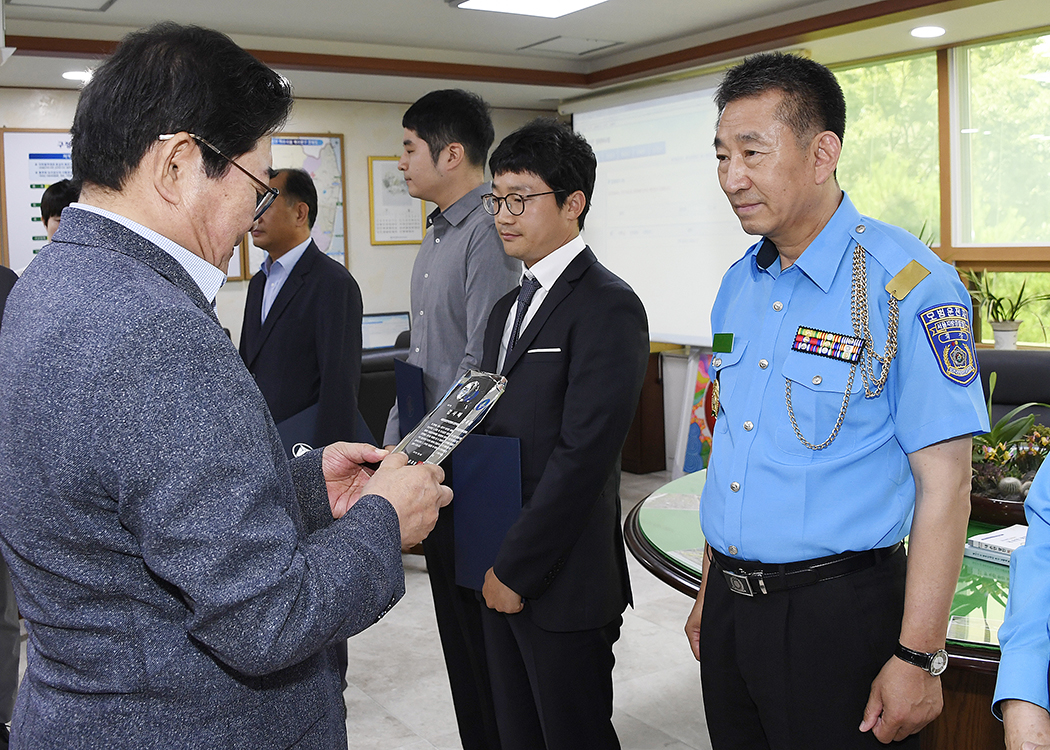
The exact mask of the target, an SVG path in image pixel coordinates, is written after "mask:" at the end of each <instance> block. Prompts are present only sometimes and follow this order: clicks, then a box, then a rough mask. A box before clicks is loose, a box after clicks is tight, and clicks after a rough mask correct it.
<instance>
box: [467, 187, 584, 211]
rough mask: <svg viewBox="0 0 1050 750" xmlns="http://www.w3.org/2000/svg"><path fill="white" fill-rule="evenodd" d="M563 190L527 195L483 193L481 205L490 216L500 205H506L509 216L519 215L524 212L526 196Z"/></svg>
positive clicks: (536, 196)
mask: <svg viewBox="0 0 1050 750" xmlns="http://www.w3.org/2000/svg"><path fill="white" fill-rule="evenodd" d="M564 192H566V191H565V190H548V191H547V192H546V193H531V194H529V195H519V194H518V193H507V194H506V195H504V196H499V195H493V194H492V193H485V195H483V196H481V205H482V206H483V207H484V209H485V213H487V214H489V215H490V216H495V215H496V214H498V213H499V209H500V206H501V205H504V206H506V207H507V210H508V211H510V214H511V216H521V215H522V214H523V213H525V200H526V199H528V198H539V197H540V196H541V195H554V194H555V193H564Z"/></svg>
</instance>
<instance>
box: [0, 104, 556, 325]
mask: <svg viewBox="0 0 1050 750" xmlns="http://www.w3.org/2000/svg"><path fill="white" fill-rule="evenodd" d="M77 96H78V92H76V91H66V90H58V89H56V90H39V89H4V88H0V127H5V128H29V129H49V128H59V129H68V128H69V127H70V125H71V124H72V122H73V113H74V111H75V109H76V103H77ZM408 106H409V103H404V104H389V103H381V102H359V101H330V100H319V99H300V100H298V101H296V103H295V107H294V109H293V111H292V116H291V119H290V120H289V122H288V125H287V126H286V127H285V130H286V131H287V132H294V133H340V134H342V136H343V152H344V155H345V159H346V164H345V178H346V218H347V224H348V229H349V231H348V237H349V245H350V252H349V259H348V264H347V265H348V266H349V268H350V272H351V273H353V275H354V277H355V278H356V279H357V283H358V284H360V286H361V294H362V296H363V297H364V304H365V311H366V312H389V311H396V310H407V309H408V306H409V304H408V303H409V278H410V276H411V272H412V262H413V261H414V260H415V257H416V252H417V251H418V249H419V246H418V245H377V246H373V245H372V244H371V234H370V232H369V223H368V222H369V220H368V157H369V156H398V155H400V153H401V141H402V138H403V130H402V128H401V116H402V115H403V114H404V112H405V110H406V109H407V108H408ZM538 114H541V113H538V112H534V111H527V110H510V109H497V110H494V111H493V113H492V120H493V124H494V125H495V128H496V143H499V141H500V140H501V139H502V138H503V137H504V136H506V135H508V134H509V133H510V132H512V131H513V130H515V129H516V128H518V127H520V126H521V125H523V124H525V123H526V122H528V121H529V120H531V119H533V118H534V117H536V116H537V115H538ZM247 286H248V284H247V282H244V283H239V282H238V283H234V282H231V283H229V284H227V286H226V288H224V289H223V291H221V292H220V299H219V302H218V311H219V319H220V320H222V322H223V325H224V326H226V327H227V328H229V329H230V330H231V332H232V334H233V339H234V342H236V341H237V340H238V338H239V336H240V328H241V316H242V313H243V309H244V297H245V295H246V294H247Z"/></svg>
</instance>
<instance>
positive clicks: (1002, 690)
mask: <svg viewBox="0 0 1050 750" xmlns="http://www.w3.org/2000/svg"><path fill="white" fill-rule="evenodd" d="M1025 515H1026V516H1027V518H1028V536H1027V538H1026V539H1025V543H1024V546H1023V547H1021V548H1020V549H1018V550H1017V551H1016V552H1014V553H1013V555H1011V556H1010V599H1009V601H1007V603H1006V621H1005V622H1004V623H1003V626H1002V627H1001V628H999V645H1000V648H1001V649H1002V658H1001V659H1000V661H999V679H998V681H997V682H996V683H995V698H994V699H993V702H992V710H993V712H994V713H995V715H996V716H998V717H999V718H1001V719H1003V723H1004V724H1005V730H1006V747H1007V749H1008V750H1021V749H1023V750H1050V713H1047V711H1048V709H1050V695H1048V688H1047V673H1048V670H1050V630H1048V627H1047V621H1048V619H1050V468H1047V464H1046V463H1044V464H1043V468H1041V469H1040V470H1039V473H1038V474H1036V477H1035V481H1034V482H1032V487H1031V489H1030V490H1029V492H1028V498H1027V500H1025Z"/></svg>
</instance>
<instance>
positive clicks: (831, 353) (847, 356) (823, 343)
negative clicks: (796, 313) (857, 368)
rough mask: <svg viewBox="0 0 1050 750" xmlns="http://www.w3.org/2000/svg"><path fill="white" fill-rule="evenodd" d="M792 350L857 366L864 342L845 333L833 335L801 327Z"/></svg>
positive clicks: (796, 334) (796, 333)
mask: <svg viewBox="0 0 1050 750" xmlns="http://www.w3.org/2000/svg"><path fill="white" fill-rule="evenodd" d="M791 348H792V349H794V350H795V351H796V352H804V353H806V354H816V355H818V356H820V357H827V358H828V359H837V360H839V361H840V362H849V363H850V364H856V363H857V362H858V361H859V360H860V350H861V349H863V348H864V340H863V339H859V338H857V337H856V336H847V335H846V334H844V333H831V332H829V331H821V330H820V329H817V328H807V327H806V326H799V327H798V331H796V332H795V342H794V343H793V344H792V345H791Z"/></svg>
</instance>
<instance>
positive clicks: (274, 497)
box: [0, 209, 404, 750]
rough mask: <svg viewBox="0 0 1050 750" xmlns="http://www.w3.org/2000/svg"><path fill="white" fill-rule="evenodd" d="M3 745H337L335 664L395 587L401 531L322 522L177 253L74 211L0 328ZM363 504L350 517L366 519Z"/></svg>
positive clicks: (320, 507)
mask: <svg viewBox="0 0 1050 750" xmlns="http://www.w3.org/2000/svg"><path fill="white" fill-rule="evenodd" d="M0 382H3V383H4V387H5V388H8V389H9V391H8V392H9V393H17V394H18V396H19V397H18V398H0V549H2V551H3V555H4V558H5V559H6V561H7V564H8V567H9V568H10V570H11V577H12V579H13V581H14V584H15V593H16V594H17V597H18V602H19V608H20V609H21V611H22V614H23V615H24V617H25V620H26V625H27V629H28V631H29V640H28V644H27V648H28V652H29V667H28V670H27V671H26V675H25V678H24V680H23V681H22V687H21V690H20V691H19V694H18V702H17V704H16V707H15V716H14V719H13V722H12V730H13V734H12V743H13V746H16V747H27V748H28V747H33V748H45V747H46V748H52V747H53V748H63V749H64V750H77V749H79V748H85V749H86V748H97V747H106V748H113V749H114V750H122V749H124V748H128V749H129V750H130V748H147V747H178V748H194V749H196V748H200V749H201V750H205V749H207V750H213V749H214V748H230V749H237V750H241V749H243V750H257V749H258V748H261V747H266V748H286V747H291V746H295V747H296V748H297V749H298V748H302V749H303V750H306V749H307V748H317V749H318V750H320V749H321V748H324V749H325V750H328V748H332V747H337V746H338V747H346V723H345V714H344V708H343V701H342V697H341V692H342V690H341V687H340V677H339V672H338V671H337V668H336V661H335V653H334V648H333V647H334V646H335V644H337V643H338V642H339V641H341V640H345V639H346V638H347V637H348V636H349V635H351V634H352V633H354V632H355V631H358V630H361V629H363V628H365V627H367V626H368V625H369V624H370V623H372V622H374V621H375V620H376V619H377V618H378V617H379V616H381V614H382V613H383V612H385V611H386V609H387V607H388V605H389V604H390V603H391V601H392V600H393V599H395V598H397V597H398V596H400V595H401V593H402V592H403V591H404V578H403V573H402V568H401V544H400V541H401V537H400V531H399V525H398V520H397V514H396V513H395V512H394V509H393V508H392V507H391V506H390V504H389V503H387V502H386V501H385V500H383V499H382V498H377V497H375V496H370V497H368V498H363V499H362V500H360V501H358V503H357V504H356V505H355V506H354V507H353V509H352V510H351V511H350V513H348V514H347V515H346V516H344V517H343V518H342V519H340V520H338V521H333V520H332V514H331V510H330V508H329V506H328V497H327V493H326V490H325V486H324V480H323V476H322V474H321V467H320V454H321V451H312V452H310V453H308V454H307V455H306V456H304V457H302V458H299V459H296V460H294V461H292V462H288V461H287V460H286V459H285V457H284V450H283V448H282V447H281V443H280V440H279V439H278V436H277V431H276V429H275V428H274V423H273V420H272V419H271V418H270V416H269V412H268V411H267V409H266V403H265V402H264V401H263V398H262V394H260V393H259V389H258V388H257V387H256V386H255V382H254V381H253V380H252V378H251V376H250V375H249V374H248V372H247V371H246V370H245V369H244V364H243V362H241V359H240V357H239V356H238V355H237V351H236V349H235V348H234V346H233V344H231V343H230V340H229V338H228V337H227V336H226V334H225V333H223V330H222V328H221V327H220V325H219V321H218V320H217V319H216V317H215V313H214V311H213V310H212V306H211V304H210V303H209V302H208V301H207V300H206V299H205V297H204V295H203V294H201V291H200V288H199V287H197V285H196V284H195V283H194V281H193V280H192V278H190V276H189V274H187V273H186V271H185V270H184V269H183V267H182V266H181V265H179V264H178V263H177V262H176V261H175V260H174V258H172V257H171V256H170V255H168V254H167V253H165V252H164V251H163V250H161V249H160V248H158V247H157V246H155V245H153V244H151V243H150V242H148V241H147V240H145V239H143V238H142V237H140V236H139V235H138V234H135V233H134V232H132V231H131V230H129V229H126V228H124V227H123V226H121V225H119V224H117V223H115V222H113V221H110V220H109V219H106V218H103V217H102V216H99V215H96V214H93V213H89V212H86V211H81V210H77V209H66V211H65V212H64V214H63V217H62V226H61V227H59V229H58V232H56V234H55V238H54V241H53V242H52V243H51V244H50V245H48V246H47V247H45V248H44V249H43V250H41V251H40V254H39V255H38V256H37V258H36V259H35V260H34V261H33V262H32V264H31V265H30V268H28V269H26V272H25V274H24V275H23V277H22V278H21V279H19V280H18V283H17V284H15V288H14V291H13V292H12V293H11V296H10V298H9V299H8V304H7V310H6V311H5V315H4V323H3V329H2V330H0ZM359 509H360V513H359V512H358V511H359Z"/></svg>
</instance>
